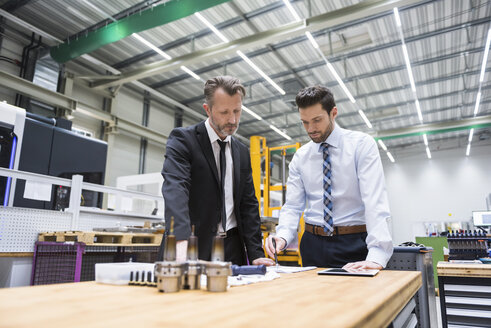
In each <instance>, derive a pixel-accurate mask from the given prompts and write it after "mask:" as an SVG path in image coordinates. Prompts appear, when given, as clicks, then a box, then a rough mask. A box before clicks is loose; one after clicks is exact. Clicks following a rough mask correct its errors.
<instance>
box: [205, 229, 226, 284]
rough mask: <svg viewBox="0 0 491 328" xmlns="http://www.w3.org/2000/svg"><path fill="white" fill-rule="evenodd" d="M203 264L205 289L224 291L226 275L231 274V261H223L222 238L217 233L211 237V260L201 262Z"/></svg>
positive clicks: (223, 248)
mask: <svg viewBox="0 0 491 328" xmlns="http://www.w3.org/2000/svg"><path fill="white" fill-rule="evenodd" d="M202 263H203V264H204V266H205V273H206V289H207V290H208V291H210V292H225V291H226V290H227V285H228V276H230V275H232V268H231V266H232V263H231V262H225V247H224V238H223V237H221V236H219V235H217V236H215V237H214V239H213V246H212V250H211V262H202Z"/></svg>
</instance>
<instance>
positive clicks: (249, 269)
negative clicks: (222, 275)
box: [232, 264, 266, 276]
mask: <svg viewBox="0 0 491 328" xmlns="http://www.w3.org/2000/svg"><path fill="white" fill-rule="evenodd" d="M239 274H241V275H251V274H266V266H265V265H264V264H261V265H235V264H233V265H232V276H238V275H239Z"/></svg>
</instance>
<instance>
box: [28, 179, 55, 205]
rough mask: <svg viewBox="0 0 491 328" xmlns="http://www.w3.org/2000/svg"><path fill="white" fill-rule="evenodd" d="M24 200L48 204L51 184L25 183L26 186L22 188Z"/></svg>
mask: <svg viewBox="0 0 491 328" xmlns="http://www.w3.org/2000/svg"><path fill="white" fill-rule="evenodd" d="M24 198H27V199H34V200H43V201H45V202H49V201H50V200H51V184H49V183H42V182H36V181H26V186H25V188H24Z"/></svg>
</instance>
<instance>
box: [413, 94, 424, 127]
mask: <svg viewBox="0 0 491 328" xmlns="http://www.w3.org/2000/svg"><path fill="white" fill-rule="evenodd" d="M414 103H415V104H416V110H417V111H418V118H419V121H420V122H421V123H423V114H421V106H419V100H418V99H416V101H415V102H414Z"/></svg>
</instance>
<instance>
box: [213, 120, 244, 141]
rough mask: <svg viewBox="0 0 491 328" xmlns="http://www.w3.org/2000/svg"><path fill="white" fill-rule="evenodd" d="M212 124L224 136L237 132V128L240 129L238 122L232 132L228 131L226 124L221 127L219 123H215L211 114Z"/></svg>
mask: <svg viewBox="0 0 491 328" xmlns="http://www.w3.org/2000/svg"><path fill="white" fill-rule="evenodd" d="M210 125H211V126H212V127H213V128H214V129H215V131H217V132H218V133H219V134H221V135H222V136H225V137H227V136H231V135H233V134H235V132H237V130H238V129H239V123H238V122H237V124H236V125H235V130H234V131H233V132H232V133H230V132H227V131H225V127H226V126H225V127H220V126H219V125H218V124H215V122H214V121H213V119H212V118H211V116H210Z"/></svg>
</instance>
